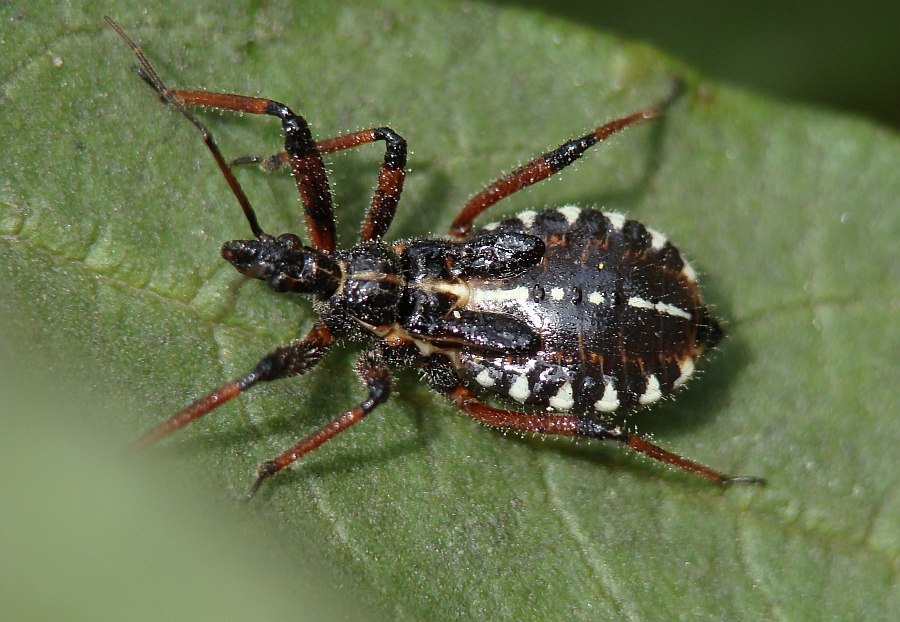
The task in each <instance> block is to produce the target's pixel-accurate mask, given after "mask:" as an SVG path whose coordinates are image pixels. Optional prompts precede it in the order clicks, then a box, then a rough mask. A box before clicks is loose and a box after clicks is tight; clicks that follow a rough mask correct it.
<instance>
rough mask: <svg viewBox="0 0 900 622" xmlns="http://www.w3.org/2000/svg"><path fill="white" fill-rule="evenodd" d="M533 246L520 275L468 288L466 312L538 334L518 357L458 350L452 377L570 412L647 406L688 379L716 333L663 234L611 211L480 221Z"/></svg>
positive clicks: (686, 268)
mask: <svg viewBox="0 0 900 622" xmlns="http://www.w3.org/2000/svg"><path fill="white" fill-rule="evenodd" d="M486 231H491V232H503V231H513V232H521V233H527V234H531V235H534V236H537V237H539V238H541V239H542V240H543V241H544V244H545V246H546V251H545V253H544V257H543V259H542V260H541V262H540V263H539V264H538V265H536V266H534V267H533V268H531V269H529V270H528V271H527V272H525V273H523V274H518V275H516V276H513V277H510V278H506V279H493V280H482V281H479V280H471V281H470V283H469V284H470V286H471V288H472V294H471V297H470V299H469V301H468V303H467V305H466V306H467V308H469V309H472V310H477V311H488V312H495V313H497V312H499V313H506V314H510V315H511V316H513V317H516V318H518V319H520V320H523V321H525V322H527V323H528V324H529V325H530V326H531V327H532V328H533V329H534V330H535V331H536V332H537V333H538V334H539V335H540V337H541V348H540V351H539V352H538V353H537V354H535V355H528V356H510V355H507V356H497V357H493V358H492V357H486V356H484V355H478V354H475V353H473V352H471V351H466V350H463V351H462V353H461V357H460V365H461V367H460V369H459V374H460V376H461V377H462V378H463V380H464V381H465V382H466V384H468V385H470V386H477V387H481V388H482V389H484V390H487V391H489V392H493V393H496V394H498V395H501V396H503V397H505V398H512V399H513V400H515V401H517V402H520V403H524V404H530V405H533V406H538V407H545V408H547V409H549V410H556V411H570V412H576V413H587V412H601V413H602V412H611V411H614V410H617V409H622V408H624V409H627V408H630V407H633V406H637V405H639V404H649V403H652V402H655V401H657V400H658V399H660V398H662V397H665V396H666V395H668V394H670V393H671V392H672V391H674V390H675V389H676V388H678V387H679V386H681V384H683V383H684V382H685V381H686V380H687V379H688V378H689V377H690V375H691V373H692V372H693V369H694V362H695V360H696V358H697V357H698V356H699V354H700V353H701V352H702V350H703V349H704V347H708V346H711V345H714V344H715V342H716V341H717V340H718V338H719V336H720V331H719V328H718V324H717V323H716V322H715V320H714V319H713V318H712V317H711V316H710V314H709V311H708V308H707V307H706V305H705V304H704V303H703V300H702V298H701V296H700V292H699V289H698V287H697V282H696V278H695V275H694V271H693V269H692V268H691V267H690V265H689V264H688V263H687V262H686V261H685V260H684V258H683V257H682V256H681V253H680V252H679V251H678V250H677V249H676V248H675V247H673V246H672V245H671V244H670V243H669V242H668V241H667V240H666V238H665V237H664V236H663V235H662V234H660V233H658V232H656V231H654V230H652V229H648V228H646V227H645V226H644V225H642V224H641V223H639V222H637V221H634V220H627V219H625V218H624V217H623V216H621V215H619V214H615V213H606V214H605V213H601V212H599V211H595V210H588V209H579V208H577V207H571V206H570V207H563V208H559V209H555V210H547V211H544V212H540V213H535V212H523V213H521V214H519V215H518V216H517V217H515V218H510V219H508V220H504V221H502V222H499V223H495V224H492V225H488V226H487V227H485V228H484V229H481V230H479V231H475V232H473V234H472V236H471V238H476V237H477V236H479V235H484V233H485V232H486Z"/></svg>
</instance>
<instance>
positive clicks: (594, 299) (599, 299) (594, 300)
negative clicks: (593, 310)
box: [588, 292, 606, 305]
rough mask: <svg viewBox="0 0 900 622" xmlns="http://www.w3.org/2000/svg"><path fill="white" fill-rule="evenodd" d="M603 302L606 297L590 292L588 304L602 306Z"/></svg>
mask: <svg viewBox="0 0 900 622" xmlns="http://www.w3.org/2000/svg"><path fill="white" fill-rule="evenodd" d="M604 300H606V297H605V296H604V295H603V294H601V293H600V292H591V295H590V296H588V302H589V303H591V304H594V305H602V304H603V301H604Z"/></svg>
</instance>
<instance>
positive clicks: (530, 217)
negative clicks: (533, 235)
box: [517, 210, 537, 229]
mask: <svg viewBox="0 0 900 622" xmlns="http://www.w3.org/2000/svg"><path fill="white" fill-rule="evenodd" d="M517 216H518V218H519V220H520V221H522V225H523V226H524V227H525V228H526V229H530V228H531V226H532V225H533V224H534V219H535V217H536V216H537V212H533V211H531V210H525V211H524V212H519V214H517Z"/></svg>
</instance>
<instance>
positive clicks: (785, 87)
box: [498, 0, 900, 128]
mask: <svg viewBox="0 0 900 622" xmlns="http://www.w3.org/2000/svg"><path fill="white" fill-rule="evenodd" d="M498 4H510V5H512V4H515V5H518V6H527V7H531V8H535V9H539V10H541V11H542V12H546V13H548V14H550V15H556V16H558V17H563V18H566V19H569V20H571V21H573V22H577V23H581V24H584V25H589V26H592V27H594V28H597V29H599V30H604V31H608V32H614V33H617V34H619V35H621V36H623V37H626V38H629V39H636V40H641V41H645V42H647V43H650V44H652V45H654V46H655V47H658V48H660V49H661V50H663V51H666V52H669V53H671V54H673V55H675V56H677V57H679V58H681V59H682V60H684V61H685V62H687V63H688V64H689V65H692V66H693V67H695V68H696V69H699V70H700V71H702V72H703V73H705V74H706V75H707V76H708V77H709V78H710V79H711V80H716V81H721V82H725V83H731V84H733V85H739V86H742V87H745V88H748V89H750V90H753V91H756V92H758V93H760V94H766V95H770V96H773V97H775V98H788V99H792V100H796V101H803V102H809V103H814V104H819V105H822V106H826V107H829V108H834V109H841V110H845V111H848V112H852V113H856V114H862V115H866V116H868V117H870V118H873V119H878V120H880V121H883V122H885V123H888V124H890V125H892V126H894V127H895V128H896V127H900V26H898V25H900V2H896V1H890V0H875V1H871V2H828V1H827V0H826V1H825V2H821V1H814V0H800V1H795V2H780V1H777V0H763V1H757V2H709V1H708V0H707V1H702V0H686V1H684V0H682V1H680V2H667V1H665V0H662V1H659V0H654V1H651V2H621V1H620V2H585V1H584V0H557V1H555V2H548V1H547V0H519V1H517V2H508V1H502V0H501V1H500V2H498Z"/></svg>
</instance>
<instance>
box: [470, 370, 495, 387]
mask: <svg viewBox="0 0 900 622" xmlns="http://www.w3.org/2000/svg"><path fill="white" fill-rule="evenodd" d="M475 382H477V383H478V384H480V385H481V386H483V387H484V388H486V389H487V388H490V387H492V386H494V385H495V384H497V381H496V380H494V379H493V378H492V377H491V375H490V374H489V373H488V370H487V369H482V370H481V371H480V372H478V375H477V376H475Z"/></svg>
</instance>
